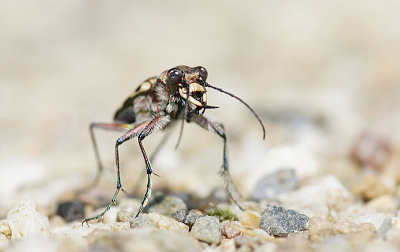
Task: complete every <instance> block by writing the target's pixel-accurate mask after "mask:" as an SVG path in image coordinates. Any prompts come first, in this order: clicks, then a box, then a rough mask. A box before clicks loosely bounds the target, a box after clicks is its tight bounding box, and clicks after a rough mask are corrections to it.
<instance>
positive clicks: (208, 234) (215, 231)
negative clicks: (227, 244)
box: [191, 216, 222, 244]
mask: <svg viewBox="0 0 400 252" xmlns="http://www.w3.org/2000/svg"><path fill="white" fill-rule="evenodd" d="M191 233H192V235H193V236H194V237H196V238H197V239H198V240H200V241H203V242H207V243H208V244H218V243H220V241H221V239H222V236H221V224H220V223H219V221H218V218H217V217H214V216H205V217H203V218H200V219H198V220H197V221H196V223H195V224H194V225H193V227H192V232H191Z"/></svg>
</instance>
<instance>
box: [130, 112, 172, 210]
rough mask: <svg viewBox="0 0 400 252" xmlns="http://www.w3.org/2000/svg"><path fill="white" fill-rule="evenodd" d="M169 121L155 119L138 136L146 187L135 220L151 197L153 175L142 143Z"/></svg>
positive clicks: (167, 118)
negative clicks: (145, 174)
mask: <svg viewBox="0 0 400 252" xmlns="http://www.w3.org/2000/svg"><path fill="white" fill-rule="evenodd" d="M169 121H170V117H169V116H163V117H156V118H154V119H153V120H152V121H151V122H150V123H149V124H147V126H146V127H145V128H144V129H143V131H142V132H141V133H140V135H139V136H138V143H139V147H140V150H141V151H142V155H143V158H144V161H145V163H146V173H147V185H146V192H145V193H144V196H143V200H142V203H141V204H140V207H139V210H138V212H137V214H136V216H135V218H137V217H138V216H139V214H140V212H141V211H142V210H143V208H144V207H145V206H146V204H147V202H148V200H149V198H150V195H151V174H152V173H153V169H152V168H151V164H150V161H149V159H148V157H147V154H146V151H145V150H144V147H143V144H142V141H143V139H144V138H145V137H147V136H148V135H150V134H152V133H154V132H155V131H158V130H161V129H162V128H164V127H165V126H166V125H167V124H168V123H169Z"/></svg>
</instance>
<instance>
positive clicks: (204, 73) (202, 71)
mask: <svg viewBox="0 0 400 252" xmlns="http://www.w3.org/2000/svg"><path fill="white" fill-rule="evenodd" d="M199 75H200V77H201V79H202V80H203V81H206V80H207V76H208V73H207V70H206V69H205V68H204V67H199Z"/></svg>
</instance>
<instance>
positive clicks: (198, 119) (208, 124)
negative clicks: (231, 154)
mask: <svg viewBox="0 0 400 252" xmlns="http://www.w3.org/2000/svg"><path fill="white" fill-rule="evenodd" d="M188 121H189V122H190V121H193V122H195V123H197V124H198V125H199V126H200V127H202V128H203V129H205V130H207V131H210V132H213V133H216V134H218V135H219V136H220V137H222V139H223V140H224V151H223V161H222V167H221V171H220V174H221V175H222V177H223V178H224V183H225V186H226V188H227V190H228V193H229V196H230V197H231V199H232V200H233V202H234V203H235V204H236V205H237V206H238V207H239V208H240V210H242V211H244V209H243V207H241V206H240V204H239V201H242V200H241V198H242V196H241V195H240V194H239V192H238V190H237V189H236V187H235V185H234V184H233V180H232V178H231V176H230V174H229V169H228V160H227V147H226V135H225V130H224V126H223V125H222V124H221V123H219V122H213V121H210V120H209V119H207V118H206V117H204V116H202V115H198V114H190V117H188Z"/></svg>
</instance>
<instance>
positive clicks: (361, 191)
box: [353, 175, 394, 201]
mask: <svg viewBox="0 0 400 252" xmlns="http://www.w3.org/2000/svg"><path fill="white" fill-rule="evenodd" d="M393 192H394V190H393V189H392V188H389V187H388V186H386V185H385V184H384V183H383V181H382V180H381V179H380V178H379V176H377V175H366V176H365V177H364V178H363V179H362V180H361V181H360V183H358V184H357V185H355V186H354V187H353V193H354V194H356V195H359V196H360V197H362V198H363V199H364V200H365V201H369V200H372V199H375V198H377V197H379V196H382V195H385V194H392V193H393Z"/></svg>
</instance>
